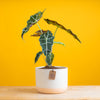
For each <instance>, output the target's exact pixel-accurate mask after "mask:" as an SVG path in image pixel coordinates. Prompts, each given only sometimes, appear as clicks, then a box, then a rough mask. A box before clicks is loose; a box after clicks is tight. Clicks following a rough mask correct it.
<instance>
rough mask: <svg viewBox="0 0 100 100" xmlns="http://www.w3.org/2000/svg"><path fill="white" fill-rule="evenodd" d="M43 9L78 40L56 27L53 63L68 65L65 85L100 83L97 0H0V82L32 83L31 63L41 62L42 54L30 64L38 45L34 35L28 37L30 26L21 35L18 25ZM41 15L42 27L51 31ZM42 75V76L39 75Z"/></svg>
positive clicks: (98, 6) (32, 31)
mask: <svg viewBox="0 0 100 100" xmlns="http://www.w3.org/2000/svg"><path fill="white" fill-rule="evenodd" d="M44 8H46V11H45V13H44V15H43V18H50V19H52V20H56V21H58V22H59V23H61V24H63V25H64V26H65V27H66V28H70V29H72V30H73V32H74V33H76V34H77V35H78V36H79V38H80V39H81V41H82V44H79V43H78V42H77V41H76V40H75V39H74V38H73V37H72V36H71V35H69V34H67V33H66V32H65V31H64V30H61V29H58V32H57V34H56V41H61V42H64V43H65V44H66V47H64V46H62V45H54V47H53V52H54V54H55V58H54V62H53V65H59V66H67V67H68V68H69V80H68V81H69V85H100V0H50V1H49V0H0V86H32V85H35V67H37V66H43V65H45V62H44V60H43V59H42V56H41V57H40V59H39V61H38V62H37V63H36V64H34V57H35V55H36V53H37V52H38V51H40V50H41V47H40V45H39V42H38V38H32V37H30V35H31V34H33V33H35V31H36V30H37V29H38V27H37V26H36V25H35V26H33V27H32V28H31V29H30V31H29V32H28V33H27V34H25V35H24V39H25V40H24V41H23V40H22V39H21V36H20V35H21V32H22V29H23V28H24V27H25V26H26V21H27V20H28V19H29V17H30V15H32V14H34V13H36V12H38V11H43V10H44ZM43 18H42V19H41V20H40V22H39V24H40V25H41V27H42V28H43V29H50V30H52V32H54V31H55V26H52V25H48V24H47V23H46V22H44V20H43ZM41 78H42V77H41Z"/></svg>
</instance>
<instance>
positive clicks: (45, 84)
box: [36, 66, 68, 93]
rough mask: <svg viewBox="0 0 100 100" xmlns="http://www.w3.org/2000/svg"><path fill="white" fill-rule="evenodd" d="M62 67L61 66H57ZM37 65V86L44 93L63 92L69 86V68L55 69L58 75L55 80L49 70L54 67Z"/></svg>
mask: <svg viewBox="0 0 100 100" xmlns="http://www.w3.org/2000/svg"><path fill="white" fill-rule="evenodd" d="M55 67H61V66H55ZM41 68H42V67H36V88H37V90H38V91H39V92H42V93H62V92H64V91H65V90H66V89H67V87H68V68H67V67H63V68H62V69H54V71H56V76H55V79H54V80H50V79H49V72H50V71H51V70H52V69H41Z"/></svg>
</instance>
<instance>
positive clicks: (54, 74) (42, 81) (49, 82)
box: [21, 11, 81, 93]
mask: <svg viewBox="0 0 100 100" xmlns="http://www.w3.org/2000/svg"><path fill="white" fill-rule="evenodd" d="M43 13H44V11H43V12H41V11H39V12H37V13H36V14H34V15H32V16H30V19H29V20H28V21H27V26H26V27H25V28H24V29H23V31H22V35H21V37H22V39H23V35H24V34H25V33H26V32H28V31H29V29H30V28H31V27H32V26H33V25H35V24H36V25H37V26H38V27H39V30H38V31H36V33H35V34H33V35H31V36H33V37H39V42H40V46H41V47H42V51H39V52H38V53H37V54H36V57H35V63H36V62H37V61H38V59H39V57H40V55H43V56H44V60H45V62H46V66H41V67H36V88H37V90H38V91H39V92H42V93H62V92H64V91H65V90H66V89H67V86H68V68H67V67H62V66H53V65H52V62H53V59H54V54H53V52H52V46H53V44H61V45H64V43H62V42H56V41H54V39H55V34H56V32H57V30H58V28H61V29H63V30H65V31H66V32H67V33H69V34H71V35H72V36H73V37H74V38H75V39H76V40H78V41H79V42H80V43H81V41H80V40H79V38H78V37H77V36H76V35H75V34H74V33H73V32H72V31H71V30H70V29H66V28H65V27H64V26H63V25H61V24H59V23H57V22H56V21H53V20H50V19H44V21H45V22H47V23H48V24H52V25H54V26H56V30H55V32H54V33H52V32H51V31H50V30H42V29H41V27H40V26H39V24H38V21H39V20H40V19H41V17H42V15H43Z"/></svg>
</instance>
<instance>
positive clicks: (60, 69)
mask: <svg viewBox="0 0 100 100" xmlns="http://www.w3.org/2000/svg"><path fill="white" fill-rule="evenodd" d="M43 67H44V66H40V67H35V70H37V69H39V70H52V69H40V68H43ZM55 67H64V68H62V69H54V70H65V69H68V67H65V66H55Z"/></svg>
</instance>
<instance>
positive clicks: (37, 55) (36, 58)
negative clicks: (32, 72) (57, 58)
mask: <svg viewBox="0 0 100 100" xmlns="http://www.w3.org/2000/svg"><path fill="white" fill-rule="evenodd" d="M41 54H42V51H40V52H38V53H37V54H36V57H35V63H36V62H37V61H38V59H39V57H40V55H41Z"/></svg>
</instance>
